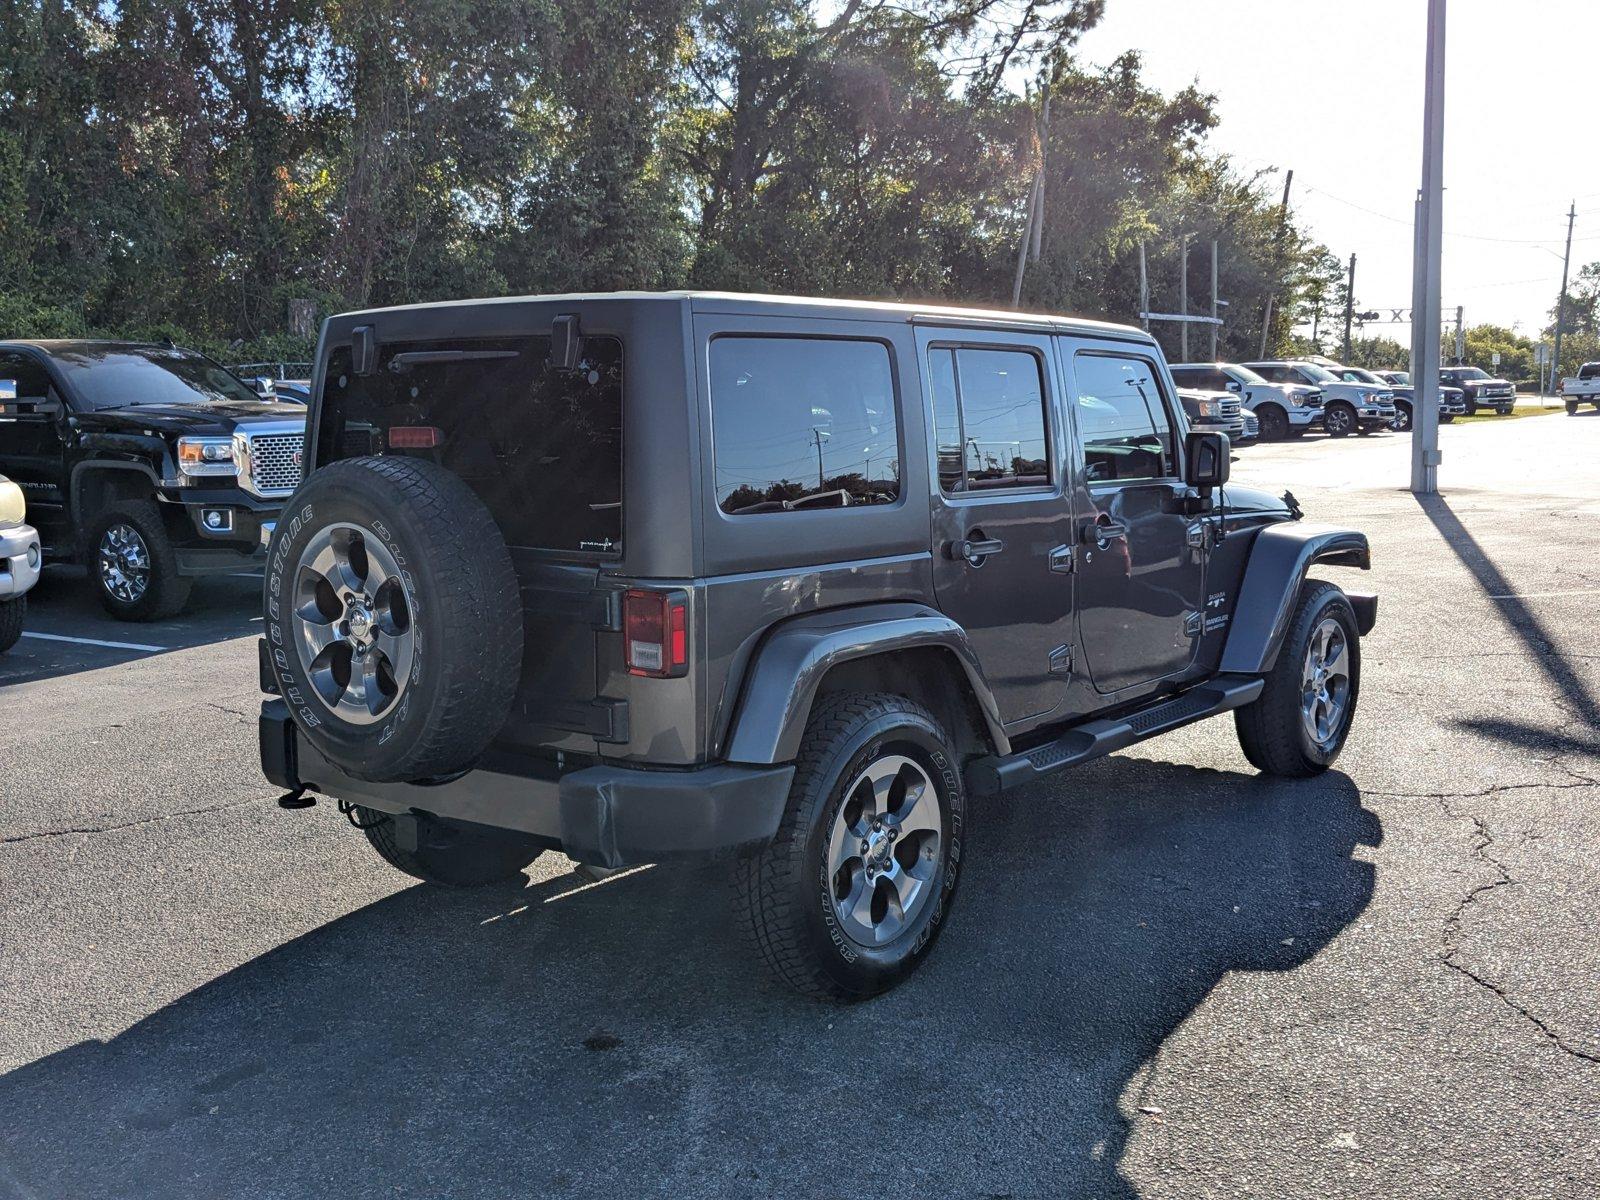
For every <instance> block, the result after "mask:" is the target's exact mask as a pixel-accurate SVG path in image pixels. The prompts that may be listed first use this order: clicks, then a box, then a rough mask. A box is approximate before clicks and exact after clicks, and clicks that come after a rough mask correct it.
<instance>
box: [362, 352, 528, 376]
mask: <svg viewBox="0 0 1600 1200" xmlns="http://www.w3.org/2000/svg"><path fill="white" fill-rule="evenodd" d="M520 353H521V351H519V350H406V351H403V352H402V353H400V354H396V355H395V356H394V357H393V358H391V359H390V360H389V370H391V371H393V372H395V373H396V374H399V373H400V372H401V371H409V370H410V369H411V368H412V367H427V366H437V365H440V364H442V363H460V362H483V361H485V360H488V359H497V358H516V357H517V356H518V355H519V354H520Z"/></svg>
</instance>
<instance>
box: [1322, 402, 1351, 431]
mask: <svg viewBox="0 0 1600 1200" xmlns="http://www.w3.org/2000/svg"><path fill="white" fill-rule="evenodd" d="M1328 416H1329V419H1330V420H1331V421H1332V422H1333V429H1334V431H1335V432H1348V431H1349V429H1350V426H1351V425H1352V424H1354V422H1352V421H1351V420H1350V414H1349V413H1347V412H1345V410H1344V409H1342V408H1336V409H1334V410H1333V412H1331V413H1330V414H1328Z"/></svg>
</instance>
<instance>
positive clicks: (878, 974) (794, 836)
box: [734, 693, 965, 1000]
mask: <svg viewBox="0 0 1600 1200" xmlns="http://www.w3.org/2000/svg"><path fill="white" fill-rule="evenodd" d="M797 763H798V766H797V770H796V772H795V777H794V783H793V785H792V787H791V788H790V792H789V806H788V808H787V810H786V811H785V813H784V817H783V821H782V823H781V824H780V825H779V828H778V833H777V836H776V837H775V838H774V839H773V841H772V843H771V844H770V845H768V846H766V847H765V848H764V849H763V850H762V851H761V852H760V853H759V854H756V855H754V856H752V857H750V858H746V859H743V860H741V861H740V862H739V863H737V864H736V865H735V869H734V889H735V894H736V897H737V900H738V905H739V909H740V913H741V923H742V924H743V926H744V928H745V930H746V932H747V934H748V935H749V937H750V939H751V941H752V942H753V943H754V945H755V947H756V950H757V951H758V952H759V954H760V955H761V957H762V958H763V959H764V960H765V962H766V964H767V966H768V967H769V968H770V969H771V970H772V972H773V973H774V974H775V975H776V976H778V978H780V979H782V980H783V981H784V982H785V983H787V984H789V985H790V986H791V987H793V988H794V989H796V990H797V991H799V992H802V993H804V994H805V995H808V996H815V997H818V998H822V999H831V1000H864V999H866V998H868V997H870V996H875V995H877V994H878V993H880V992H884V991H887V990H888V989H889V988H891V987H893V986H894V985H895V984H897V983H899V982H901V981H902V980H903V979H905V978H906V977H907V976H908V975H910V974H911V972H912V971H914V970H915V969H916V968H917V966H918V965H919V964H920V963H921V962H922V960H923V959H924V958H926V957H927V953H928V951H929V950H930V949H931V948H932V946H933V943H934V941H935V939H936V938H937V937H938V934H939V931H940V929H941V928H942V926H943V924H944V918H945V916H946V914H947V913H948V912H949V907H950V903H951V901H952V899H953V898H954V895H955V886H956V875H957V867H958V865H959V863H960V861H961V838H962V835H963V822H964V817H965V796H964V793H963V791H962V784H961V772H960V767H959V765H958V762H957V759H956V754H955V750H954V747H953V746H952V744H951V741H950V738H949V736H948V735H947V734H946V733H945V731H944V729H943V728H942V727H941V726H940V725H939V723H938V721H937V720H936V719H935V718H934V716H933V714H931V713H929V712H928V711H927V710H926V709H924V708H922V707H921V706H920V705H918V704H915V703H913V702H912V701H910V700H908V699H906V698H905V697H902V696H892V695H880V694H860V693H839V694H835V695H831V696H825V697H823V698H822V699H820V700H819V701H818V702H817V705H816V707H815V709H814V710H813V711H812V714H811V720H810V722H809V723H808V724H807V727H806V735H805V739H804V741H803V742H802V743H801V748H800V754H799V757H798V760H797Z"/></svg>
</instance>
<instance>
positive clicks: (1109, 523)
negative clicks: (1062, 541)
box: [1083, 513, 1128, 550]
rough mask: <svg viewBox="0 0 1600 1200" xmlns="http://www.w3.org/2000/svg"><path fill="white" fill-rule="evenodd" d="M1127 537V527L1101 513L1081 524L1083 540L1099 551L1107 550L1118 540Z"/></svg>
mask: <svg viewBox="0 0 1600 1200" xmlns="http://www.w3.org/2000/svg"><path fill="white" fill-rule="evenodd" d="M1127 536H1128V526H1127V525H1126V524H1125V523H1123V522H1122V521H1118V520H1116V519H1115V518H1113V517H1108V516H1106V515H1105V514H1104V513H1101V514H1100V515H1099V516H1098V517H1096V518H1095V519H1094V520H1092V521H1085V522H1084V523H1083V540H1084V541H1086V542H1093V543H1094V544H1095V545H1096V546H1098V547H1099V548H1100V549H1102V550H1105V549H1108V548H1109V547H1110V545H1111V543H1112V542H1114V541H1116V540H1117V539H1118V538H1125V537H1127Z"/></svg>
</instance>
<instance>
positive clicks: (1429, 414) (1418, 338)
mask: <svg viewBox="0 0 1600 1200" xmlns="http://www.w3.org/2000/svg"><path fill="white" fill-rule="evenodd" d="M1444 25H1445V0H1428V73H1427V85H1426V86H1427V99H1426V101H1425V102H1424V104H1423V118H1422V129H1423V136H1422V192H1421V194H1420V195H1419V196H1418V198H1417V240H1416V258H1415V262H1414V263H1413V265H1412V277H1411V289H1412V305H1411V307H1412V314H1411V317H1412V323H1411V379H1412V382H1414V383H1415V384H1416V400H1415V403H1414V404H1413V405H1412V414H1411V418H1412V419H1411V423H1412V430H1411V490H1412V491H1413V492H1416V493H1418V494H1419V495H1430V494H1432V493H1435V492H1437V491H1438V490H1439V316H1440V312H1439V281H1440V260H1441V259H1442V257H1443V254H1444Z"/></svg>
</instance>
